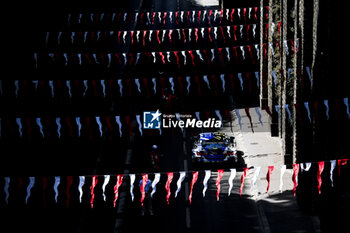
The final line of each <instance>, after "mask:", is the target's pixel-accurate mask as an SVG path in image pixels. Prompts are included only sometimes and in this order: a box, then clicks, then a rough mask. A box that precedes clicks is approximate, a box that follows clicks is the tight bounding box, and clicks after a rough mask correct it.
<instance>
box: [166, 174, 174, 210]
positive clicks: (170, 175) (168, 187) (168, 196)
mask: <svg viewBox="0 0 350 233" xmlns="http://www.w3.org/2000/svg"><path fill="white" fill-rule="evenodd" d="M167 175H168V179H167V182H166V184H165V189H166V191H167V195H166V201H167V204H168V205H169V198H170V195H171V192H170V184H171V182H172V181H173V177H174V173H173V172H167Z"/></svg>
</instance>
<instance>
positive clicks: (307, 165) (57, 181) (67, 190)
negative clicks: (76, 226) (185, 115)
mask: <svg viewBox="0 0 350 233" xmlns="http://www.w3.org/2000/svg"><path fill="white" fill-rule="evenodd" d="M347 161H348V159H339V160H330V161H328V162H329V163H330V173H329V175H330V181H331V185H332V187H334V183H333V176H334V169H335V168H336V166H337V165H338V167H341V166H344V165H345V164H347ZM315 163H317V165H318V171H317V181H318V185H317V187H318V191H319V193H321V185H322V179H321V175H322V172H323V170H324V166H325V161H320V162H315ZM337 163H338V164H337ZM311 164H312V163H299V164H293V175H292V177H291V179H292V181H293V184H294V186H293V194H294V196H295V195H296V188H297V185H298V178H297V176H298V173H299V171H300V170H299V168H300V169H301V171H309V169H310V167H311ZM273 169H274V166H268V172H267V174H266V180H267V182H268V186H267V193H268V192H269V187H270V178H271V174H272V171H273ZM248 170H249V168H244V169H243V173H242V176H241V187H240V195H241V194H242V191H243V186H244V179H245V177H246V176H247V172H248ZM260 170H261V167H255V168H254V173H253V177H252V182H251V187H250V192H252V190H253V188H254V187H255V186H256V181H257V179H258V177H259V173H260ZM217 171H218V175H217V177H216V181H215V185H216V188H217V192H216V199H217V201H218V200H219V196H220V191H221V184H220V182H221V180H222V178H223V175H224V170H223V169H219V170H217ZM285 171H286V165H280V185H279V191H280V192H282V188H283V175H284V173H285ZM204 172H205V177H204V178H203V187H204V188H203V191H202V194H203V197H205V193H206V190H207V187H208V180H209V179H210V176H211V171H210V170H206V171H204ZM178 173H179V178H178V181H177V189H176V194H175V195H176V197H177V194H178V193H179V192H180V188H181V185H182V182H183V180H184V179H185V177H186V174H187V172H183V171H182V172H178ZM198 173H199V172H198V171H192V181H191V188H190V194H189V196H188V198H189V202H190V204H191V202H192V195H193V187H194V184H195V183H196V182H197V179H198ZM335 174H337V173H335ZM153 175H154V181H153V182H152V193H151V197H153V194H154V193H155V191H156V185H157V183H158V182H159V180H160V175H161V173H154V174H153ZM167 175H168V178H167V182H166V185H165V188H166V193H167V194H166V197H167V203H168V204H169V198H170V195H171V190H170V189H171V182H172V179H173V176H174V173H173V172H168V173H167ZM135 176H136V175H135V174H131V175H129V177H130V195H131V197H132V200H133V199H134V197H133V185H134V181H135ZM235 176H236V169H234V168H231V169H230V176H229V178H228V196H230V195H231V192H232V188H233V180H234V179H235ZM89 177H92V183H91V186H90V196H91V199H90V200H89V203H90V205H91V208H92V207H93V202H94V196H95V194H94V192H95V191H94V189H95V187H96V185H97V181H98V180H97V178H98V177H97V175H93V176H89ZM116 177H117V182H116V184H115V186H114V201H113V207H115V206H116V201H117V199H118V189H119V188H120V186H121V185H122V179H123V175H122V174H119V175H116ZM148 177H149V174H143V175H142V179H141V180H140V192H141V205H142V203H143V200H144V198H145V187H146V185H147V184H148V183H150V184H151V181H148ZM28 178H29V183H28V186H27V194H26V196H25V204H28V200H29V198H30V196H31V190H32V189H33V187H34V184H35V177H28ZM54 178H55V182H54V184H53V188H54V191H55V202H56V203H57V202H58V200H57V199H58V195H59V188H58V187H59V185H60V181H61V178H60V176H55V177H54ZM41 179H42V182H41V184H42V188H41V190H42V198H43V203H44V206H45V205H46V204H45V203H46V197H45V193H46V187H47V185H48V177H42V178H41ZM66 179H67V182H66V187H65V189H64V190H65V191H64V192H65V195H66V200H65V201H66V204H65V207H66V208H69V202H70V192H71V187H72V185H73V183H74V182H73V177H72V176H67V177H66ZM4 180H5V183H4V193H5V194H6V195H4V198H5V200H4V202H5V203H6V204H8V200H9V195H10V191H9V186H10V181H11V178H10V177H4ZM109 181H110V175H104V182H103V185H102V195H103V198H104V201H106V195H105V188H106V186H107V184H108V183H109ZM84 183H85V176H79V185H78V191H79V201H80V203H82V196H83V189H82V188H83V185H84ZM22 185H23V178H22V177H19V178H18V187H17V188H16V189H15V190H14V192H19V191H20V189H21V187H22ZM35 193H37V192H35Z"/></svg>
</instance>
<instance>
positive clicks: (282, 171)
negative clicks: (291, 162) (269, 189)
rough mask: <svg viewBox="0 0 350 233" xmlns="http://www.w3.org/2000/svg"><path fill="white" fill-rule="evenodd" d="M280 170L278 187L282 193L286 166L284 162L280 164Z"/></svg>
mask: <svg viewBox="0 0 350 233" xmlns="http://www.w3.org/2000/svg"><path fill="white" fill-rule="evenodd" d="M280 167H281V171H280V187H279V192H280V193H282V191H283V175H284V173H285V172H286V168H287V166H286V165H285V164H283V165H280Z"/></svg>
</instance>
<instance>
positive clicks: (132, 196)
mask: <svg viewBox="0 0 350 233" xmlns="http://www.w3.org/2000/svg"><path fill="white" fill-rule="evenodd" d="M129 177H130V195H131V201H134V197H135V196H134V182H135V178H136V176H135V174H129Z"/></svg>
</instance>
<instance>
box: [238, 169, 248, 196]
mask: <svg viewBox="0 0 350 233" xmlns="http://www.w3.org/2000/svg"><path fill="white" fill-rule="evenodd" d="M248 170H249V168H247V167H245V168H243V174H242V176H241V187H240V188H239V195H240V196H242V191H243V187H244V179H245V178H246V176H247V172H248Z"/></svg>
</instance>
